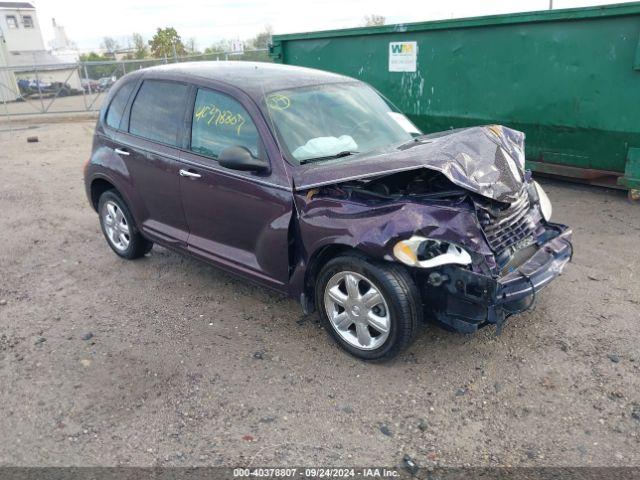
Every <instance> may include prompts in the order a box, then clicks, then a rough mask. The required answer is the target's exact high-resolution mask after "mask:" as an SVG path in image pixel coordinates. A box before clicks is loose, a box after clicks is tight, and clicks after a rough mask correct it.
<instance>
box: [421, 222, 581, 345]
mask: <svg viewBox="0 0 640 480" xmlns="http://www.w3.org/2000/svg"><path fill="white" fill-rule="evenodd" d="M550 227H551V228H553V229H554V230H556V231H558V232H559V233H558V235H557V236H555V237H553V238H551V239H550V240H548V241H547V242H545V243H544V244H543V245H541V246H540V247H539V248H538V250H537V251H536V252H535V253H534V254H533V255H532V256H531V257H530V258H529V259H528V260H527V261H526V262H524V263H523V264H522V265H520V266H519V267H518V268H517V269H515V270H513V271H511V272H509V273H507V274H506V275H504V276H502V277H498V278H492V277H490V276H488V275H482V274H479V273H474V272H471V271H469V270H466V269H464V268H461V267H457V266H454V265H448V266H445V267H442V268H441V270H440V273H441V275H442V278H444V279H445V281H444V282H443V283H441V284H440V285H438V286H437V287H436V286H434V285H432V284H430V282H429V281H427V282H425V285H424V290H423V293H424V298H425V304H426V305H427V306H428V307H430V308H432V309H433V313H434V314H435V317H436V319H437V320H438V321H439V322H441V323H444V324H445V325H448V326H449V327H452V328H453V329H455V330H458V331H461V332H466V333H472V332H475V331H476V330H477V329H478V328H479V327H482V326H484V325H486V324H497V325H498V329H499V330H500V329H501V327H502V323H503V322H504V320H505V319H506V318H507V317H509V316H510V315H512V314H514V313H520V312H522V311H524V310H527V309H528V308H530V307H531V306H532V305H533V303H534V302H535V297H536V295H537V294H538V292H539V291H540V290H541V289H542V288H544V287H545V286H546V285H547V284H549V283H550V282H551V281H552V280H553V279H554V278H556V277H557V276H558V275H560V274H561V273H562V270H563V269H564V267H565V265H566V264H567V263H568V262H569V261H570V260H571V256H572V254H573V246H572V245H571V230H570V229H569V227H567V226H565V225H560V224H550Z"/></svg>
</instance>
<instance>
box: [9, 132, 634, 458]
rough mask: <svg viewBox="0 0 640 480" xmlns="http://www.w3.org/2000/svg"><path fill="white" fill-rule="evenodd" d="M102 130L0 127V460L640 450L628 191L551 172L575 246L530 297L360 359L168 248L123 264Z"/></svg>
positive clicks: (262, 294) (587, 454)
mask: <svg viewBox="0 0 640 480" xmlns="http://www.w3.org/2000/svg"><path fill="white" fill-rule="evenodd" d="M92 130H93V122H86V121H85V122H75V123H56V124H49V125H42V126H39V127H37V128H33V129H24V130H19V131H14V132H13V133H12V134H11V135H9V134H8V133H7V132H4V133H0V210H1V211H2V214H1V215H0V278H1V283H0V326H1V329H2V331H1V337H0V404H1V405H2V415H0V438H2V441H1V442H0V464H2V465H80V464H84V465H87V464H88V465H238V464H241V465H248V464H250V465H282V464H289V465H301V464H302V465H304V464H307V465H309V464H313V465H320V464H324V465H356V466H362V465H367V464H377V465H396V464H398V463H400V462H401V461H402V458H403V457H404V456H405V455H408V456H410V457H412V458H413V459H415V461H416V462H417V463H418V464H420V465H436V464H437V465H456V466H461V465H571V466H575V465H640V375H639V373H640V346H639V343H638V326H639V320H640V281H638V276H639V274H640V255H639V254H638V248H639V245H640V241H639V240H640V205H632V204H630V203H629V202H628V201H627V200H626V197H625V195H624V193H622V192H616V191H612V190H607V189H600V188H593V187H586V186H579V185H574V184H569V183H562V182H556V181H549V180H546V181H543V184H544V185H545V187H546V188H547V190H548V192H549V195H550V197H551V199H552V200H553V201H554V215H555V219H556V220H557V221H560V222H564V223H567V224H570V225H572V226H573V229H574V234H575V237H574V239H575V250H576V253H575V257H574V261H573V264H571V265H569V267H568V269H567V271H566V274H565V275H563V276H562V277H561V278H560V279H558V280H557V281H556V282H555V283H554V284H553V285H552V286H551V287H550V288H548V289H546V290H545V291H544V292H543V293H542V294H541V295H540V297H539V300H538V304H537V307H536V309H535V311H533V312H530V313H526V314H523V315H520V316H518V317H516V318H512V319H511V320H510V322H509V323H508V324H507V326H506V327H505V330H504V333H503V334H502V335H501V336H500V337H496V336H495V330H494V329H493V328H487V329H484V330H483V331H481V332H480V333H478V334H476V335H471V336H466V335H462V334H454V333H448V332H445V331H443V330H441V329H438V328H437V327H434V326H426V327H425V328H424V329H423V331H422V333H421V334H420V335H419V337H418V339H417V341H416V342H415V344H414V345H413V346H412V347H411V348H410V350H409V351H408V353H405V354H404V355H402V356H400V357H399V358H398V359H397V360H395V361H394V362H393V363H389V364H384V365H375V364H366V363H362V362H360V361H357V360H355V359H353V358H351V357H350V356H348V355H347V354H345V353H343V352H342V351H341V350H339V349H338V347H337V346H336V345H335V344H334V343H333V342H332V341H331V340H330V338H329V337H328V335H327V334H326V332H324V331H323V330H322V329H321V328H319V326H318V323H317V321H316V318H315V317H310V318H303V317H302V315H301V313H300V308H299V306H298V304H297V303H296V302H294V301H292V300H288V299H283V298H281V297H279V296H278V295H275V294H273V293H271V292H269V291H267V290H265V289H262V288H259V287H255V286H252V285H249V284H247V283H245V282H243V281H240V280H237V279H236V278H234V277H232V276H230V275H227V274H226V273H223V272H221V271H220V270H218V269H216V268H213V267H210V266H207V265H205V264H203V263H200V262H199V261H196V260H194V259H191V258H187V257H184V256H181V255H179V254H176V253H173V252H170V251H168V250H165V249H163V248H158V247H154V249H153V251H152V253H151V255H150V256H149V257H147V258H145V259H143V260H141V261H136V262H126V261H123V260H120V259H119V258H117V257H116V256H115V255H114V254H113V253H112V252H111V250H110V249H109V248H108V247H107V244H106V243H105V240H104V238H103V237H102V234H101V233H100V230H99V227H98V219H97V216H96V214H95V213H94V212H93V211H92V210H91V209H90V207H89V205H88V203H87V200H86V198H85V195H84V190H83V184H82V173H81V170H82V163H83V162H84V160H85V159H86V158H87V157H88V155H89V149H90V143H91V134H92ZM28 135H38V136H39V138H40V142H39V143H33V144H32V143H29V144H28V143H27V142H26V137H27V136H28ZM91 335H92V336H91ZM88 337H91V338H88Z"/></svg>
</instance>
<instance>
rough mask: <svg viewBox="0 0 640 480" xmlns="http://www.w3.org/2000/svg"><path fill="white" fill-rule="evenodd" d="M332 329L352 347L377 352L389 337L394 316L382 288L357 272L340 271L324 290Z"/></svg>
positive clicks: (326, 308) (325, 304) (325, 303)
mask: <svg viewBox="0 0 640 480" xmlns="http://www.w3.org/2000/svg"><path fill="white" fill-rule="evenodd" d="M324 306H325V310H326V312H327V316H328V317H329V321H330V322H331V326H332V327H333V328H334V329H335V331H336V332H337V333H338V335H340V337H341V338H342V339H343V340H344V341H346V342H347V343H348V344H349V345H352V346H354V347H356V348H359V349H362V350H374V349H376V348H378V347H380V346H381V345H383V344H384V342H385V341H386V340H387V338H388V337H389V332H390V330H391V315H390V313H389V307H388V305H387V302H386V300H385V299H384V296H383V294H382V292H381V291H380V289H379V288H378V287H376V286H375V285H374V284H373V283H372V282H371V281H370V280H369V279H367V278H366V277H364V276H363V275H361V274H359V273H356V272H349V271H344V272H338V273H336V274H335V275H333V276H332V277H331V278H330V279H329V281H328V282H327V285H326V287H325V290H324Z"/></svg>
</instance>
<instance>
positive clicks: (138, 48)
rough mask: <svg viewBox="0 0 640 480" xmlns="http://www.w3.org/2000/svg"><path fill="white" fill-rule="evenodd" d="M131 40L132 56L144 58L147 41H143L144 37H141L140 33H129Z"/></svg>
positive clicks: (146, 51) (146, 50)
mask: <svg viewBox="0 0 640 480" xmlns="http://www.w3.org/2000/svg"><path fill="white" fill-rule="evenodd" d="M131 40H132V43H133V50H134V52H133V56H134V58H136V59H138V60H141V59H143V58H146V56H147V53H149V52H148V49H147V42H145V41H144V38H142V35H140V34H139V33H134V34H133V35H131Z"/></svg>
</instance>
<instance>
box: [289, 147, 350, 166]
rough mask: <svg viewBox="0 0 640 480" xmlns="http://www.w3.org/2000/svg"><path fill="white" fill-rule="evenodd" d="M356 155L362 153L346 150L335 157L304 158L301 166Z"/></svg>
mask: <svg viewBox="0 0 640 480" xmlns="http://www.w3.org/2000/svg"><path fill="white" fill-rule="evenodd" d="M356 153H360V152H353V151H350V150H345V151H343V152H338V153H336V154H334V155H326V156H324V157H312V158H304V159H302V160H300V165H304V164H305V163H311V162H319V161H321V160H331V159H334V158H342V157H348V156H349V155H355V154H356Z"/></svg>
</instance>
